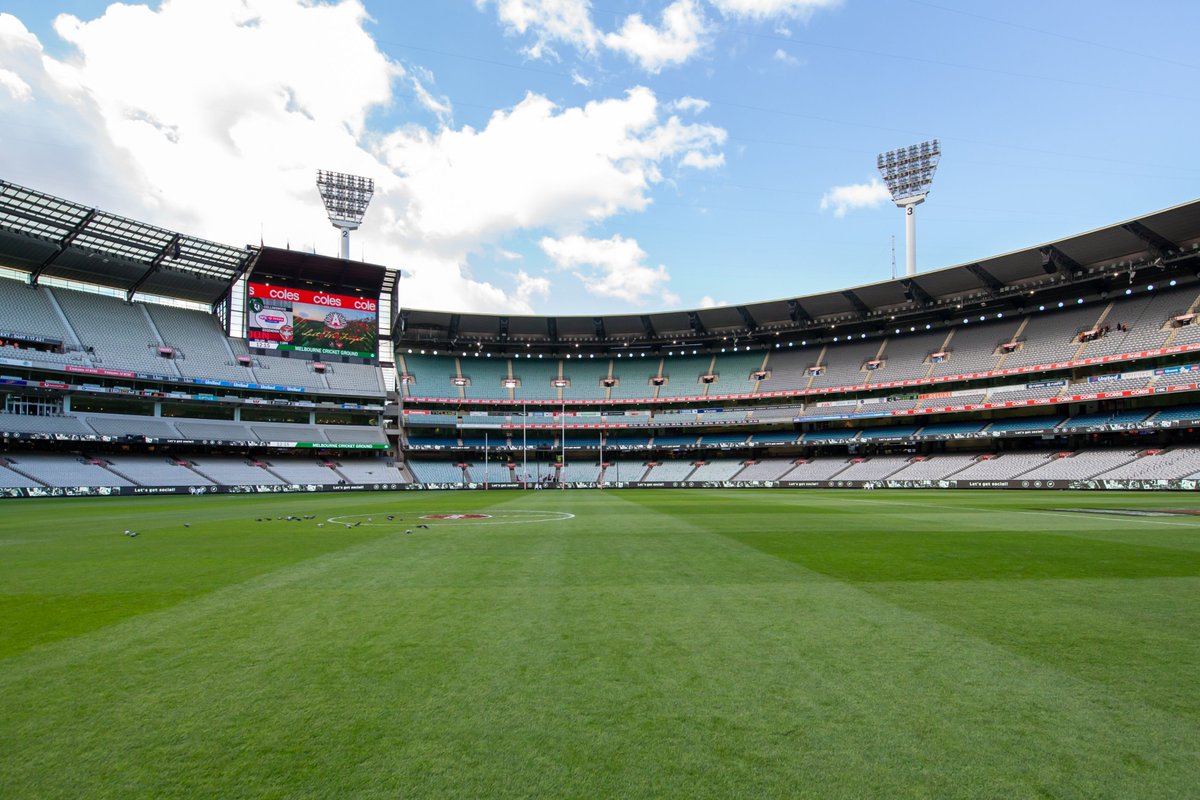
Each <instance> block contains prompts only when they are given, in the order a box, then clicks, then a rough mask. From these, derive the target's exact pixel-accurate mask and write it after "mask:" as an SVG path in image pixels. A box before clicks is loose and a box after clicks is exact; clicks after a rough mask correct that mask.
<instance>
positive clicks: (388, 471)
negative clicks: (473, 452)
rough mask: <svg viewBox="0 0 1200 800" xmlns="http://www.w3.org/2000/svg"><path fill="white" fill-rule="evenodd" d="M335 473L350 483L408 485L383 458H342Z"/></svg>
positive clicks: (401, 475)
mask: <svg viewBox="0 0 1200 800" xmlns="http://www.w3.org/2000/svg"><path fill="white" fill-rule="evenodd" d="M334 471H335V472H337V473H339V474H341V475H343V476H344V477H345V479H346V480H347V481H348V482H350V483H408V478H406V477H405V476H404V475H403V474H402V473H401V472H400V469H399V468H398V467H396V466H395V464H392V463H391V462H389V461H386V460H384V459H381V458H355V459H351V458H342V459H340V460H338V461H336V462H334ZM460 473H461V470H460ZM461 477H462V475H461V474H460V475H459V478H460V479H461Z"/></svg>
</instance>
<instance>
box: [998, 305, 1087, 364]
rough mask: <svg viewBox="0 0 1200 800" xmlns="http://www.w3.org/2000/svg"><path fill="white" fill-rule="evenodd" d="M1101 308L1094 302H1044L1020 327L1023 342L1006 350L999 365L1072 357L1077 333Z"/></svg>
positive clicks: (1077, 347) (1069, 358) (1068, 359)
mask: <svg viewBox="0 0 1200 800" xmlns="http://www.w3.org/2000/svg"><path fill="white" fill-rule="evenodd" d="M1103 311H1104V308H1103V307H1102V306H1096V305H1077V306H1066V307H1065V308H1051V307H1049V306H1047V307H1046V310H1045V311H1035V312H1034V313H1032V314H1030V315H1029V318H1028V319H1029V322H1028V323H1026V325H1025V329H1024V330H1023V331H1021V336H1020V339H1021V340H1023V341H1024V344H1022V345H1021V347H1020V348H1019V349H1018V350H1016V351H1015V352H1013V353H1009V354H1008V356H1007V357H1005V359H1004V361H1003V362H1002V364H1001V367H1002V368H1003V369H1010V368H1012V367H1031V366H1034V365H1036V364H1051V363H1054V362H1059V361H1070V360H1072V359H1074V358H1075V353H1076V352H1077V351H1078V350H1079V345H1080V341H1079V338H1078V334H1079V333H1080V331H1085V330H1088V329H1090V328H1092V327H1093V326H1094V325H1095V324H1096V322H1097V320H1098V319H1099V318H1100V314H1101V313H1102V312H1103Z"/></svg>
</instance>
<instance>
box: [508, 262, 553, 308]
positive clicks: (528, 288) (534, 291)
mask: <svg viewBox="0 0 1200 800" xmlns="http://www.w3.org/2000/svg"><path fill="white" fill-rule="evenodd" d="M516 295H517V300H518V302H520V303H522V304H524V305H526V306H528V305H530V302H531V301H532V300H533V297H534V295H537V296H538V297H541V298H542V299H543V300H545V299H547V298H549V297H550V279H549V278H535V277H533V276H532V275H530V274H529V273H528V272H526V271H525V270H520V271H519V272H517V291H516Z"/></svg>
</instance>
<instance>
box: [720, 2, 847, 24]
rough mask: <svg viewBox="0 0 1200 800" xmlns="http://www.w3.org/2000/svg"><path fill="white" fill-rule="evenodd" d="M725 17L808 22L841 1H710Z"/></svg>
mask: <svg viewBox="0 0 1200 800" xmlns="http://www.w3.org/2000/svg"><path fill="white" fill-rule="evenodd" d="M708 2H710V3H712V4H713V5H714V6H716V7H717V10H718V11H720V12H721V13H722V14H724V15H725V16H730V17H744V18H748V19H754V20H764V19H771V18H774V17H791V18H795V19H800V20H807V19H809V18H810V17H812V15H813V14H814V13H816V12H817V11H823V10H825V9H829V8H836V7H837V6H839V5H841V0H708Z"/></svg>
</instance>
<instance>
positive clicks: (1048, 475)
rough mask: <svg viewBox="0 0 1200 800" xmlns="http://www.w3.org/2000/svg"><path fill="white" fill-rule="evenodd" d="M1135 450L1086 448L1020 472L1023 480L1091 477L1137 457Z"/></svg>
mask: <svg viewBox="0 0 1200 800" xmlns="http://www.w3.org/2000/svg"><path fill="white" fill-rule="evenodd" d="M1137 454H1138V451H1136V450H1086V451H1081V452H1078V453H1072V454H1070V455H1065V456H1062V457H1061V458H1051V459H1050V460H1049V461H1048V462H1046V463H1044V464H1041V465H1040V466H1037V467H1035V468H1033V469H1031V470H1029V471H1028V472H1023V473H1021V476H1020V477H1021V478H1022V479H1023V480H1075V479H1085V478H1092V477H1095V476H1096V475H1099V474H1100V473H1102V472H1107V471H1109V470H1113V469H1116V468H1117V467H1120V466H1122V465H1124V464H1128V463H1129V462H1130V461H1132V460H1133V459H1135V458H1137Z"/></svg>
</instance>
